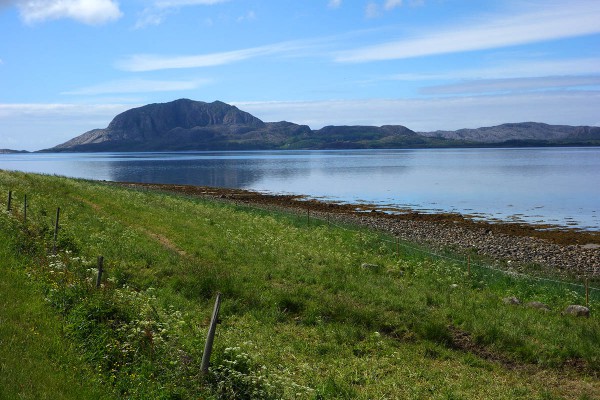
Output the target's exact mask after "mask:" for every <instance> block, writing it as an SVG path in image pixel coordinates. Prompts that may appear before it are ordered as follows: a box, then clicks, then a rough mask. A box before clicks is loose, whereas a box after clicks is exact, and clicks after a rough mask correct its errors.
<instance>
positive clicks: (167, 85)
mask: <svg viewBox="0 0 600 400" xmlns="http://www.w3.org/2000/svg"><path fill="white" fill-rule="evenodd" d="M210 82H211V81H210V80H208V79H193V80H177V81H168V80H166V81H161V80H147V79H127V80H117V81H110V82H105V83H101V84H98V85H92V86H86V87H83V88H79V89H75V90H70V91H67V92H63V93H61V94H67V95H88V96H89V95H105V94H123V93H154V92H178V91H185V90H193V89H197V88H199V87H201V86H203V85H206V84H208V83H210Z"/></svg>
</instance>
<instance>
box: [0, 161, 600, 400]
mask: <svg viewBox="0 0 600 400" xmlns="http://www.w3.org/2000/svg"><path fill="white" fill-rule="evenodd" d="M9 190H12V192H13V210H12V211H11V212H10V213H9V212H3V213H2V214H1V216H0V229H1V232H2V238H10V240H3V244H2V251H3V252H4V253H3V258H2V260H3V261H2V263H0V265H1V266H0V268H2V270H1V271H2V274H3V276H4V277H5V281H6V282H3V284H4V285H6V284H8V285H10V286H13V285H14V286H16V287H18V288H19V290H20V291H21V294H15V296H18V297H19V298H21V299H25V298H29V300H28V301H24V300H23V302H22V303H21V305H20V307H22V308H23V311H22V314H24V315H25V314H29V312H31V313H33V315H36V316H37V317H36V318H37V319H35V320H32V321H31V322H30V324H33V325H35V327H34V328H33V329H38V328H36V327H37V324H42V323H43V322H44V321H46V320H48V321H53V322H52V324H49V325H48V327H46V328H44V331H45V335H46V336H47V337H48V338H49V339H48V340H50V341H53V342H56V341H57V340H60V341H62V342H64V343H65V346H66V347H65V349H63V350H60V351H65V352H66V353H65V354H69V355H68V356H61V357H53V356H52V354H54V353H52V354H50V355H49V354H46V355H45V356H46V358H49V359H50V361H49V362H52V363H55V364H56V366H57V367H56V368H49V369H48V370H44V369H40V370H39V372H38V374H39V375H45V376H47V377H48V378H47V379H48V380H49V381H50V380H55V381H60V380H62V378H61V377H62V376H64V374H65V373H67V372H66V371H71V370H72V369H73V368H77V370H78V374H88V373H89V374H90V376H93V379H92V380H91V381H90V382H91V383H90V385H91V388H89V390H90V393H96V392H94V390H96V389H95V388H96V386H94V385H95V384H94V382H96V380H97V381H99V382H102V383H103V384H104V385H105V387H106V389H105V393H106V394H107V395H110V394H112V393H115V394H116V396H121V397H122V398H135V399H147V398H156V399H160V398H164V399H188V398H190V399H191V398H215V399H216V398H239V399H245V398H248V399H250V398H272V399H275V398H291V399H331V398H340V399H342V398H343V399H346V398H359V399H372V398H439V399H470V398H499V399H519V398H520V399H531V398H534V399H535V398H538V399H561V398H576V399H591V398H598V397H594V396H597V394H598V393H600V382H599V381H598V373H599V371H600V346H598V343H600V322H599V319H598V318H597V316H596V312H597V310H598V307H600V298H598V293H597V292H592V293H591V294H592V297H591V303H590V308H591V309H592V317H591V318H575V317H570V316H563V315H561V314H560V311H561V310H562V309H563V308H564V307H565V306H566V305H567V304H574V303H578V304H582V303H584V302H585V299H584V296H583V293H582V292H581V291H577V290H573V288H570V287H569V286H562V285H553V284H547V283H545V282H537V281H529V280H524V279H521V278H518V277H511V276H508V275H504V274H497V273H495V272H493V271H489V270H485V269H481V270H479V269H475V268H474V269H473V270H472V271H471V274H470V275H469V274H467V271H466V270H465V268H464V265H462V264H460V263H457V262H455V261H452V260H446V259H432V258H430V257H428V256H427V255H426V254H424V253H421V252H418V251H412V250H411V251H408V250H404V248H402V249H403V250H402V251H401V252H400V254H398V253H397V247H396V245H395V242H394V240H389V239H391V238H388V237H385V236H384V235H382V234H379V233H376V232H372V231H368V230H362V229H358V228H352V229H346V228H341V227H336V226H329V225H328V224H327V223H325V222H318V221H314V220H312V221H311V223H310V224H309V223H307V219H306V218H305V217H301V218H300V217H298V216H295V215H291V214H284V213H276V212H267V211H263V210H258V209H252V208H247V207H242V206H236V205H232V204H227V203H219V202H214V201H208V200H202V199H197V198H187V197H183V196H178V195H173V194H165V193H159V192H153V191H141V190H131V189H123V188H119V187H115V186H111V185H108V184H105V183H99V182H88V181H81V180H73V179H66V178H60V177H51V176H40V175H32V174H23V173H13V172H3V171H0V193H5V194H7V193H8V191H9ZM25 195H27V199H28V201H29V205H30V206H29V208H28V210H27V221H26V222H25V221H23V204H22V202H23V199H24V196H25ZM1 204H2V207H4V209H5V208H6V205H5V202H2V203H1ZM57 207H61V218H60V230H59V235H58V242H57V247H58V251H57V254H56V255H54V254H52V238H53V232H52V227H53V224H54V218H55V213H56V208H57ZM349 228H350V227H349ZM98 256H103V257H104V259H105V269H106V274H105V279H104V280H103V284H102V287H101V288H100V289H96V288H95V277H96V273H97V271H96V265H97V261H96V260H97V257H98ZM7 282H8V283H7ZM3 292H4V290H3ZM217 292H221V293H222V294H223V304H222V306H221V314H220V324H219V326H218V328H217V336H216V340H215V350H214V352H213V359H212V367H211V370H210V372H209V374H208V375H206V376H203V375H202V374H201V373H200V359H201V357H202V351H203V346H204V340H205V337H206V332H207V329H208V328H207V327H208V321H209V319H210V314H211V311H212V306H213V301H214V297H215V294H216V293H217ZM3 295H4V293H3ZM511 295H516V296H517V297H519V298H521V299H523V300H525V301H531V300H537V301H542V302H544V303H546V304H548V305H549V306H550V308H551V311H549V312H542V311H540V310H536V309H531V308H526V307H523V306H509V305H505V304H503V302H502V298H503V297H506V296H511ZM2 299H3V305H4V304H7V301H8V298H5V297H3V298H2ZM42 303H45V304H42ZM11 313H12V311H10V310H9V309H8V307H6V308H5V307H2V309H0V318H1V320H2V324H0V327H1V328H0V329H13V330H15V333H14V334H13V336H14V337H15V338H19V339H18V340H19V341H20V343H22V344H21V351H22V352H23V353H24V356H23V357H24V358H26V357H34V356H35V354H37V352H39V351H40V348H39V347H38V345H37V344H35V345H34V344H30V343H28V342H27V341H26V340H25V339H23V338H22V337H21V336H23V335H26V332H25V331H24V330H22V329H21V330H20V331H19V330H18V329H19V325H20V324H22V322H21V321H19V320H18V319H15V318H11V317H10V315H11ZM0 340H3V341H4V335H2V336H0ZM15 340H16V339H15ZM66 343H68V344H70V345H68V346H67V345H66ZM71 346H72V347H71ZM73 348H76V349H77V351H78V352H79V353H80V354H81V357H79V358H73V354H74V353H70V351H71V352H72V350H73ZM61 349H62V348H61ZM54 351H58V350H52V352H54ZM0 356H1V358H0V365H1V366H2V370H1V372H2V373H1V374H0V379H2V381H0V383H2V385H0V387H4V386H5V385H4V383H5V382H15V381H18V380H20V379H24V378H23V373H22V372H19V368H16V365H15V363H17V362H18V360H17V359H16V358H15V357H14V356H12V355H11V354H10V351H8V350H6V345H5V344H4V343H2V346H1V347H0ZM81 363H85V365H86V368H83V369H81V368H79V367H78V365H80V364H81ZM40 368H42V367H40ZM85 371H89V372H85ZM67 375H68V373H67ZM73 379H76V380H77V381H81V379H78V378H73ZM12 387H13V389H10V390H13V392H11V393H16V392H17V391H18V388H17V387H16V386H15V384H14V383H13V384H12ZM49 391H50V389H49ZM65 393H67V392H65ZM0 397H1V396H0ZM46 397H48V398H54V397H52V392H50V393H48V394H47V395H46ZM74 397H75V396H69V395H68V394H65V396H64V398H74ZM81 397H86V396H80V398H81ZM39 398H43V396H41V395H40V396H39ZM87 398H94V396H93V395H92V394H90V395H89V396H87Z"/></svg>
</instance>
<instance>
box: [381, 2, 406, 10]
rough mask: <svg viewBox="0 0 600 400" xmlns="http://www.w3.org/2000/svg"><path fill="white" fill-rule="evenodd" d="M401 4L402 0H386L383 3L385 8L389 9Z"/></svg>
mask: <svg viewBox="0 0 600 400" xmlns="http://www.w3.org/2000/svg"><path fill="white" fill-rule="evenodd" d="M400 6H402V0H386V1H385V3H384V4H383V8H384V9H385V10H388V11H389V10H393V9H394V8H397V7H400Z"/></svg>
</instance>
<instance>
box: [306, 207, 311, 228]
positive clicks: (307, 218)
mask: <svg viewBox="0 0 600 400" xmlns="http://www.w3.org/2000/svg"><path fill="white" fill-rule="evenodd" d="M306 222H307V224H308V225H310V208H307V209H306Z"/></svg>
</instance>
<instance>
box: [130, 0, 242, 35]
mask: <svg viewBox="0 0 600 400" xmlns="http://www.w3.org/2000/svg"><path fill="white" fill-rule="evenodd" d="M228 1H229V0H156V1H154V2H153V4H152V5H151V6H149V7H146V8H145V9H144V10H143V11H142V12H141V14H140V17H139V18H138V20H137V22H136V24H135V26H134V29H140V28H145V27H147V26H152V25H154V26H155V25H160V24H162V23H163V22H164V20H165V19H166V18H167V16H168V15H169V14H171V13H173V12H176V11H177V10H178V9H179V8H182V7H188V6H211V5H215V4H220V3H226V2H228ZM246 17H248V15H247V16H246Z"/></svg>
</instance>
